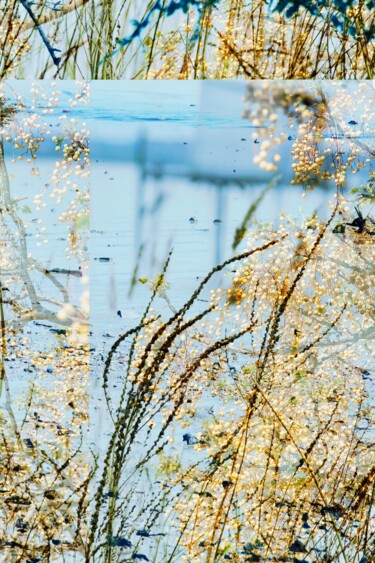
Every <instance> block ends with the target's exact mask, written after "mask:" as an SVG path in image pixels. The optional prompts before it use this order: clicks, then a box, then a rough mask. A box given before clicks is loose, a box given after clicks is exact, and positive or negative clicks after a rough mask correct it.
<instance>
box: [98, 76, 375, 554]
mask: <svg viewBox="0 0 375 563" xmlns="http://www.w3.org/2000/svg"><path fill="white" fill-rule="evenodd" d="M109 96H110V97H111V108H110V111H108V110H107V107H108V105H107V101H106V100H107V99H108V97H109ZM354 100H355V104H354V103H353V102H354ZM373 105H374V89H373V85H372V83H371V82H351V83H350V82H345V81H344V82H325V83H323V82H319V83H316V82H313V81H305V82H303V81H301V82H298V81H266V82H264V81H252V82H246V83H242V82H229V83H225V82H222V81H217V82H213V81H211V82H189V83H183V82H172V83H166V82H163V83H153V84H150V83H144V82H141V83H139V82H138V83H137V82H128V83H126V87H125V88H124V85H123V84H121V83H111V84H108V83H106V82H101V83H95V84H94V87H93V91H92V115H93V121H92V126H91V131H92V151H93V154H95V163H94V165H93V166H94V168H93V169H94V170H95V171H96V172H95V174H93V176H92V180H91V195H92V207H91V239H90V255H91V268H90V271H91V300H92V304H93V306H92V312H91V321H92V337H91V346H92V354H91V358H92V365H91V373H92V378H91V388H92V393H91V397H92V399H91V401H92V402H91V413H92V414H91V416H92V418H91V424H92V436H93V444H95V445H96V446H97V447H98V449H97V451H98V452H99V453H98V459H99V460H100V462H101V465H100V466H99V470H98V476H97V478H96V480H95V482H96V483H97V485H96V486H97V487H98V488H97V489H95V487H94V490H97V493H96V497H95V499H96V504H95V508H94V518H93V522H94V526H93V527H92V529H91V532H92V534H93V536H92V539H93V545H96V546H97V550H98V551H97V552H96V553H97V555H96V557H97V559H95V560H98V561H102V560H103V561H106V560H115V561H122V560H126V561H128V560H129V561H131V560H143V561H147V560H148V561H168V562H169V561H208V562H216V561H226V560H228V561H281V560H284V561H324V560H331V561H341V560H343V561H344V560H347V561H357V562H359V561H361V562H362V563H364V562H365V561H369V560H371V557H372V553H373V547H372V546H371V541H370V537H371V535H372V534H373V514H372V500H371V498H372V497H371V495H372V486H373V485H372V483H373V472H374V470H373V467H374V449H373V436H374V433H373V428H374V425H373V424H374V418H373V414H374V413H373V369H374V363H373V357H374V356H373V338H374V310H373V303H374V240H375V239H374V235H375V219H374V216H373V203H374V173H373V171H372V168H371V167H372V162H373V157H374V115H373ZM104 534H105V538H106V539H104V541H103V535H104Z"/></svg>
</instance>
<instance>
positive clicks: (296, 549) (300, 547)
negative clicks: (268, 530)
mask: <svg viewBox="0 0 375 563" xmlns="http://www.w3.org/2000/svg"><path fill="white" fill-rule="evenodd" d="M289 551H292V552H293V553H306V551H307V549H306V547H305V544H304V543H303V542H302V541H301V540H298V539H297V540H295V541H294V542H293V543H292V545H291V546H290V547H289Z"/></svg>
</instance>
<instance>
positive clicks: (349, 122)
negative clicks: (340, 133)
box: [348, 119, 358, 125]
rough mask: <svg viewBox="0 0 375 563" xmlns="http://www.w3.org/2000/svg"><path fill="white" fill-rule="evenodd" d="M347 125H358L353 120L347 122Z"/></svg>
mask: <svg viewBox="0 0 375 563" xmlns="http://www.w3.org/2000/svg"><path fill="white" fill-rule="evenodd" d="M348 125H358V123H357V121H354V119H351V120H350V121H348Z"/></svg>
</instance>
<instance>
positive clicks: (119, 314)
mask: <svg viewBox="0 0 375 563" xmlns="http://www.w3.org/2000/svg"><path fill="white" fill-rule="evenodd" d="M117 316H118V317H120V318H121V319H122V313H121V311H120V309H119V310H118V311H117Z"/></svg>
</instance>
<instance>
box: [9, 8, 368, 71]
mask: <svg viewBox="0 0 375 563" xmlns="http://www.w3.org/2000/svg"><path fill="white" fill-rule="evenodd" d="M374 36H375V21H374V2H373V0H363V1H358V0H348V1H345V2H344V1H341V0H329V1H326V0H324V1H320V2H301V1H296V0H291V1H281V0H280V1H272V2H268V1H264V0H179V1H174V0H152V1H150V2H145V1H137V2H131V1H128V0H125V1H120V0H103V1H98V0H69V1H62V2H57V3H56V2H51V1H50V0H41V1H40V2H30V1H29V0H2V3H1V4H0V53H1V54H0V77H7V76H17V77H20V78H28V77H32V78H37V77H39V78H44V77H60V78H103V79H117V78H136V79H154V78H157V79H173V78H174V79H207V78H210V79H230V78H252V79H257V78H260V79H264V78H284V79H294V78H303V79H306V78H315V77H317V78H344V79H360V78H372V77H373V72H374V70H373V69H374V56H375V55H374Z"/></svg>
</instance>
